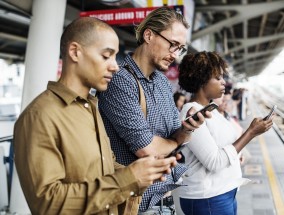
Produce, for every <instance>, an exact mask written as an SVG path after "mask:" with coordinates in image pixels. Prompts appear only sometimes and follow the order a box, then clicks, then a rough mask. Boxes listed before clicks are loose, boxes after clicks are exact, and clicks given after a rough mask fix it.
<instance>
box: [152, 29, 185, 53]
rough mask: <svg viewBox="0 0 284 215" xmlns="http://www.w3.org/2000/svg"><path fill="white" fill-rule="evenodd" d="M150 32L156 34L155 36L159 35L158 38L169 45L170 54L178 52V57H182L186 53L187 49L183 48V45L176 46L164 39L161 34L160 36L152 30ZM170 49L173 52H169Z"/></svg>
mask: <svg viewBox="0 0 284 215" xmlns="http://www.w3.org/2000/svg"><path fill="white" fill-rule="evenodd" d="M151 31H153V32H154V33H155V34H157V35H159V36H160V37H162V38H163V39H164V40H166V41H167V42H168V43H169V44H170V47H169V51H170V52H171V53H174V52H176V51H177V50H179V56H181V55H183V54H184V53H185V52H186V51H187V49H186V48H184V46H183V45H177V44H175V43H173V42H172V41H170V40H169V39H167V38H166V37H164V36H163V35H162V34H160V33H159V32H157V31H155V30H153V29H151ZM172 48H174V50H173V51H172V50H171V49H172Z"/></svg>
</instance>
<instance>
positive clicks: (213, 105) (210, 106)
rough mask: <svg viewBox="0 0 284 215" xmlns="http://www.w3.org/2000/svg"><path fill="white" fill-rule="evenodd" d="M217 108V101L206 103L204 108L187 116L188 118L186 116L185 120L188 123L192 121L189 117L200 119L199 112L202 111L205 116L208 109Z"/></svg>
mask: <svg viewBox="0 0 284 215" xmlns="http://www.w3.org/2000/svg"><path fill="white" fill-rule="evenodd" d="M216 108H218V105H217V104H216V103H214V102H211V103H209V104H208V105H206V106H205V107H204V108H202V109H201V110H199V111H197V112H196V113H195V114H193V115H192V116H189V117H187V118H185V120H184V121H185V122H187V123H190V122H189V121H188V119H189V118H191V117H192V118H193V119H194V120H195V121H198V120H199V118H198V116H197V113H198V112H200V113H201V114H202V115H203V116H205V112H206V111H212V110H214V109H216Z"/></svg>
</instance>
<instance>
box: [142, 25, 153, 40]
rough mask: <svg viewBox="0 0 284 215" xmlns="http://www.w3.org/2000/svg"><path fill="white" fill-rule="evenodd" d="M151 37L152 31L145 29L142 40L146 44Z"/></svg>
mask: <svg viewBox="0 0 284 215" xmlns="http://www.w3.org/2000/svg"><path fill="white" fill-rule="evenodd" d="M152 36H153V31H151V30H150V29H149V28H147V29H146V30H145V31H144V33H143V38H144V41H145V42H146V43H149V42H150V40H151V37H152Z"/></svg>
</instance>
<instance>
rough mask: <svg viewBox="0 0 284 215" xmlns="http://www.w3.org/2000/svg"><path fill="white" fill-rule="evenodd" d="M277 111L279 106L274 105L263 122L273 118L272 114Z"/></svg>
mask: <svg viewBox="0 0 284 215" xmlns="http://www.w3.org/2000/svg"><path fill="white" fill-rule="evenodd" d="M276 109H277V105H273V107H272V108H271V110H270V112H269V114H268V115H267V116H266V117H264V118H263V120H268V119H270V118H271V116H272V114H273V113H274V112H275V110H276Z"/></svg>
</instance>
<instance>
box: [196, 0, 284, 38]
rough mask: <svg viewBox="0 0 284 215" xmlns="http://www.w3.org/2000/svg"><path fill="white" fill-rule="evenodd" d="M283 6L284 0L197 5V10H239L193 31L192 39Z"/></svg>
mask: <svg viewBox="0 0 284 215" xmlns="http://www.w3.org/2000/svg"><path fill="white" fill-rule="evenodd" d="M281 8H284V4H283V1H274V2H265V3H255V4H248V5H218V6H217V5H214V6H207V5H206V6H197V7H196V12H208V11H219V12H224V11H237V12H238V14H237V15H235V16H233V17H231V18H229V19H226V20H224V21H220V22H218V23H215V24H212V25H210V26H208V27H206V28H204V29H202V30H199V31H197V32H193V34H192V40H195V39H198V38H200V37H203V36H205V35H208V34H212V33H215V32H218V31H220V30H221V29H222V28H224V27H230V26H232V25H235V24H237V23H240V22H243V21H244V20H248V19H251V18H253V17H257V16H260V15H262V14H266V13H270V12H272V11H276V10H280V9H281Z"/></svg>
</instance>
